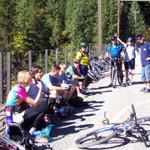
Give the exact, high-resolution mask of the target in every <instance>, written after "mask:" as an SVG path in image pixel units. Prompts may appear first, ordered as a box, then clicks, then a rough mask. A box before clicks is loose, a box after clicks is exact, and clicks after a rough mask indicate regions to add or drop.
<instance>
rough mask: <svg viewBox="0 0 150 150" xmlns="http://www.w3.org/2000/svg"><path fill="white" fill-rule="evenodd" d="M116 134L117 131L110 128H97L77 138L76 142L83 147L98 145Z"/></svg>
mask: <svg viewBox="0 0 150 150" xmlns="http://www.w3.org/2000/svg"><path fill="white" fill-rule="evenodd" d="M116 134H117V131H114V130H110V129H106V130H95V131H93V132H90V133H87V134H85V135H84V136H82V137H80V138H78V139H77V140H76V144H77V145H78V146H79V147H81V148H83V147H89V146H93V145H98V144H102V143H105V142H107V141H108V140H109V139H111V138H112V137H114V136H115V135H116Z"/></svg>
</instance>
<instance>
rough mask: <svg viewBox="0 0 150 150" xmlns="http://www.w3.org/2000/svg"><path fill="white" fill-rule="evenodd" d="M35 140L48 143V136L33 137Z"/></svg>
mask: <svg viewBox="0 0 150 150" xmlns="http://www.w3.org/2000/svg"><path fill="white" fill-rule="evenodd" d="M35 142H37V143H48V138H45V137H37V138H35Z"/></svg>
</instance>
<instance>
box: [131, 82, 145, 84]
mask: <svg viewBox="0 0 150 150" xmlns="http://www.w3.org/2000/svg"><path fill="white" fill-rule="evenodd" d="M132 84H144V82H143V81H134V82H133V83H132Z"/></svg>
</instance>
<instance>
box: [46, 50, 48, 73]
mask: <svg viewBox="0 0 150 150" xmlns="http://www.w3.org/2000/svg"><path fill="white" fill-rule="evenodd" d="M47 72H48V49H46V50H45V73H47Z"/></svg>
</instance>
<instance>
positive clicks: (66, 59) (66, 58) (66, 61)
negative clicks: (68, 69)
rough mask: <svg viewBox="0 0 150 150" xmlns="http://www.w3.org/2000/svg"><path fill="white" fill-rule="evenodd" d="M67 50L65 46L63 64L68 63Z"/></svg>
mask: <svg viewBox="0 0 150 150" xmlns="http://www.w3.org/2000/svg"><path fill="white" fill-rule="evenodd" d="M67 50H68V49H66V48H65V65H68V54H67Z"/></svg>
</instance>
